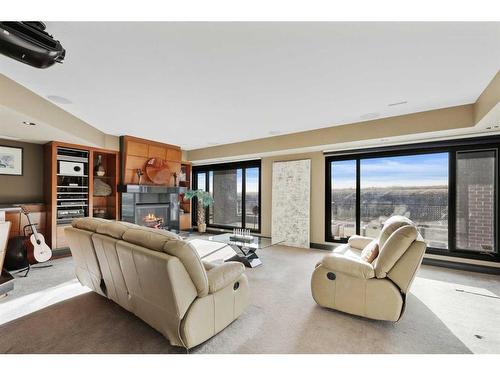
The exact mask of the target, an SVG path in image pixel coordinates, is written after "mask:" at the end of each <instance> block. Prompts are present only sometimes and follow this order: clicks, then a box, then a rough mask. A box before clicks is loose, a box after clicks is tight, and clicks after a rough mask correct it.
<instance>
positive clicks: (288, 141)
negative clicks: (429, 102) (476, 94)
mask: <svg viewBox="0 0 500 375" xmlns="http://www.w3.org/2000/svg"><path fill="white" fill-rule="evenodd" d="M473 125H474V105H472V104H467V105H462V106H458V107H451V108H444V109H437V110H433V111H426V112H419V113H412V114H409V115H404V116H395V117H388V118H384V119H379V120H372V121H364V122H358V123H354V124H347V125H339V126H332V127H329V128H322V129H317V130H310V131H306V132H300V133H293V134H287V135H280V136H276V137H269V138H262V139H256V140H253V141H246V142H238V143H231V144H227V145H222V146H215V147H208V148H202V149H197V150H190V151H188V160H189V161H198V160H208V159H217V158H223V157H230V156H238V155H251V154H258V153H266V152H275V151H283V150H293V149H300V148H307V147H313V146H322V145H334V144H336V143H345V142H353V141H360V140H369V139H374V138H384V137H395V136H402V135H408V134H416V133H426V132H435V131H441V130H450V129H457V128H467V127H471V126H473Z"/></svg>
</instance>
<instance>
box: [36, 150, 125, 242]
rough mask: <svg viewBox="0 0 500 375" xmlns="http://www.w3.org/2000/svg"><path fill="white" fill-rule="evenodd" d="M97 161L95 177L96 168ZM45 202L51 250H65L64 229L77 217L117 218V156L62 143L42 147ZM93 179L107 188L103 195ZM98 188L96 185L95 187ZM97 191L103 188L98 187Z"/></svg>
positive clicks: (115, 152)
mask: <svg viewBox="0 0 500 375" xmlns="http://www.w3.org/2000/svg"><path fill="white" fill-rule="evenodd" d="M98 160H100V161H101V165H102V167H103V168H101V171H100V173H99V174H103V171H104V175H102V176H101V175H98V174H97V171H96V166H97V164H98ZM44 169H45V184H44V185H45V186H44V188H45V201H46V204H47V231H46V233H47V235H46V237H47V238H46V240H47V243H48V244H49V245H50V246H51V247H52V249H62V248H66V247H67V242H66V237H65V235H64V229H65V228H67V227H68V226H69V225H70V224H71V222H72V221H73V220H74V219H75V218H78V217H87V216H89V217H92V216H96V217H104V218H109V219H117V218H119V212H118V210H119V203H118V194H117V185H118V180H119V153H118V151H113V150H105V149H99V148H93V147H87V146H81V145H73V144H68V143H63V142H50V143H48V144H46V145H45V161H44ZM96 179H99V180H101V181H103V182H105V184H106V185H107V186H108V187H109V189H106V190H107V192H106V194H99V192H98V191H95V189H94V187H95V183H96ZM98 184H99V183H98ZM100 186H101V188H102V186H103V184H100Z"/></svg>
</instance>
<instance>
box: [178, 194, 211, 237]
mask: <svg viewBox="0 0 500 375" xmlns="http://www.w3.org/2000/svg"><path fill="white" fill-rule="evenodd" d="M194 197H196V198H197V200H198V204H197V206H198V215H197V219H196V224H197V226H198V232H200V233H205V232H206V230H207V224H206V223H205V209H206V208H207V207H209V206H211V205H212V204H214V199H213V198H212V196H211V195H210V193H208V192H206V191H205V190H201V189H198V190H188V191H186V193H185V194H184V199H185V200H188V199H192V198H194Z"/></svg>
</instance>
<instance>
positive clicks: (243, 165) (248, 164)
mask: <svg viewBox="0 0 500 375" xmlns="http://www.w3.org/2000/svg"><path fill="white" fill-rule="evenodd" d="M261 164H262V163H261V160H260V159H257V160H245V161H238V162H230V163H219V164H206V165H196V166H193V171H192V180H193V181H192V186H193V189H197V188H198V174H199V173H204V174H205V191H208V192H210V190H209V185H210V181H209V180H210V179H209V172H211V171H212V172H213V171H218V170H219V171H220V170H228V169H241V170H242V171H241V205H242V215H241V226H231V225H223V224H209V223H208V218H209V216H208V215H209V212H208V211H209V209H208V207H207V208H206V209H205V217H206V221H207V228H217V229H225V230H232V229H249V228H245V226H246V174H247V172H246V170H247V169H250V168H257V169H258V171H259V182H258V184H259V192H258V207H259V210H258V215H259V220H258V223H257V229H249V230H250V231H251V232H252V233H260V232H261V227H262V226H261V222H262V215H261V211H262V204H261V202H262V168H261ZM192 206H193V209H192V210H191V211H192V214H191V222H192V225H193V226H196V224H197V223H196V215H197V212H198V210H197V202H196V200H193V202H192Z"/></svg>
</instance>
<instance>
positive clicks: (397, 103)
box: [387, 100, 408, 107]
mask: <svg viewBox="0 0 500 375" xmlns="http://www.w3.org/2000/svg"><path fill="white" fill-rule="evenodd" d="M406 103H408V102H407V101H406V100H403V101H401V102H396V103H389V104H387V105H388V106H389V107H394V106H395V105H402V104H406Z"/></svg>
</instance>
